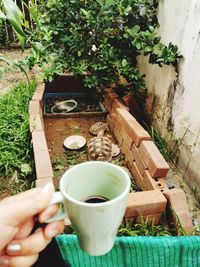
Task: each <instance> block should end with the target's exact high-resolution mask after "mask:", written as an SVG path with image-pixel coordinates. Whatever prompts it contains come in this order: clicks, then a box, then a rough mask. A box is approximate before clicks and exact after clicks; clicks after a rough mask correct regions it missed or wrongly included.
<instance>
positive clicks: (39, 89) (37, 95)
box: [32, 83, 45, 101]
mask: <svg viewBox="0 0 200 267" xmlns="http://www.w3.org/2000/svg"><path fill="white" fill-rule="evenodd" d="M44 90H45V84H44V83H43V84H41V85H39V86H38V87H37V88H36V90H35V92H34V94H33V97H32V100H39V101H42V99H43V95H44Z"/></svg>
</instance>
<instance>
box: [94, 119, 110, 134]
mask: <svg viewBox="0 0 200 267" xmlns="http://www.w3.org/2000/svg"><path fill="white" fill-rule="evenodd" d="M107 128H108V125H107V123H105V122H102V121H99V122H97V123H95V124H93V125H92V126H91V127H90V129H89V132H90V133H91V134H92V135H98V134H99V133H100V132H102V133H104V132H105V131H106V130H107Z"/></svg>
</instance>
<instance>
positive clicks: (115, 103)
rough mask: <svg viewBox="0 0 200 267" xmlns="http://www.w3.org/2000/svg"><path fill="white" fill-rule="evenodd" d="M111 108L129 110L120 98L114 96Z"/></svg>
mask: <svg viewBox="0 0 200 267" xmlns="http://www.w3.org/2000/svg"><path fill="white" fill-rule="evenodd" d="M112 108H113V109H117V108H122V109H126V110H129V108H128V107H127V106H126V105H125V103H124V102H123V101H122V100H121V99H120V98H115V99H114V100H113V102H112Z"/></svg>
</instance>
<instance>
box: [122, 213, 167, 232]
mask: <svg viewBox="0 0 200 267" xmlns="http://www.w3.org/2000/svg"><path fill="white" fill-rule="evenodd" d="M118 235H119V236H170V235H171V234H170V232H169V231H167V230H166V229H165V228H164V227H163V226H162V224H159V225H155V224H154V221H152V222H151V223H149V221H148V218H147V219H144V218H143V217H142V216H141V222H140V223H131V222H130V221H129V220H125V222H124V223H123V224H122V225H121V226H120V228H119V230H118Z"/></svg>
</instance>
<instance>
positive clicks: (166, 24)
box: [139, 0, 200, 194]
mask: <svg viewBox="0 0 200 267" xmlns="http://www.w3.org/2000/svg"><path fill="white" fill-rule="evenodd" d="M158 14H159V23H160V28H159V33H160V35H161V37H162V42H163V43H165V44H168V43H169V42H173V43H174V44H177V45H178V46H179V49H180V51H181V53H182V55H183V56H184V58H183V59H182V60H181V61H180V63H179V65H178V68H177V70H176V71H177V72H176V71H175V70H174V68H173V67H170V66H164V67H163V68H160V67H158V66H152V65H149V64H148V62H147V61H148V59H147V58H142V57H141V58H140V59H139V66H140V69H141V72H142V73H145V74H146V84H147V87H148V91H149V97H148V100H147V103H146V109H147V111H148V114H149V115H150V117H151V120H152V123H153V125H154V126H155V127H156V128H157V129H158V130H159V131H160V133H161V134H162V136H164V137H165V138H166V139H167V140H170V138H171V136H172V135H174V136H175V137H176V138H177V139H181V140H182V144H181V146H180V155H179V159H178V165H177V166H178V169H179V170H180V171H181V173H182V175H183V178H184V179H187V181H188V183H189V184H190V186H191V187H192V188H196V189H199V191H200V19H199V17H200V1H199V0H176V1H174V0H161V1H160V4H159V11H158ZM169 142H170V141H169ZM199 194H200V193H199Z"/></svg>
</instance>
